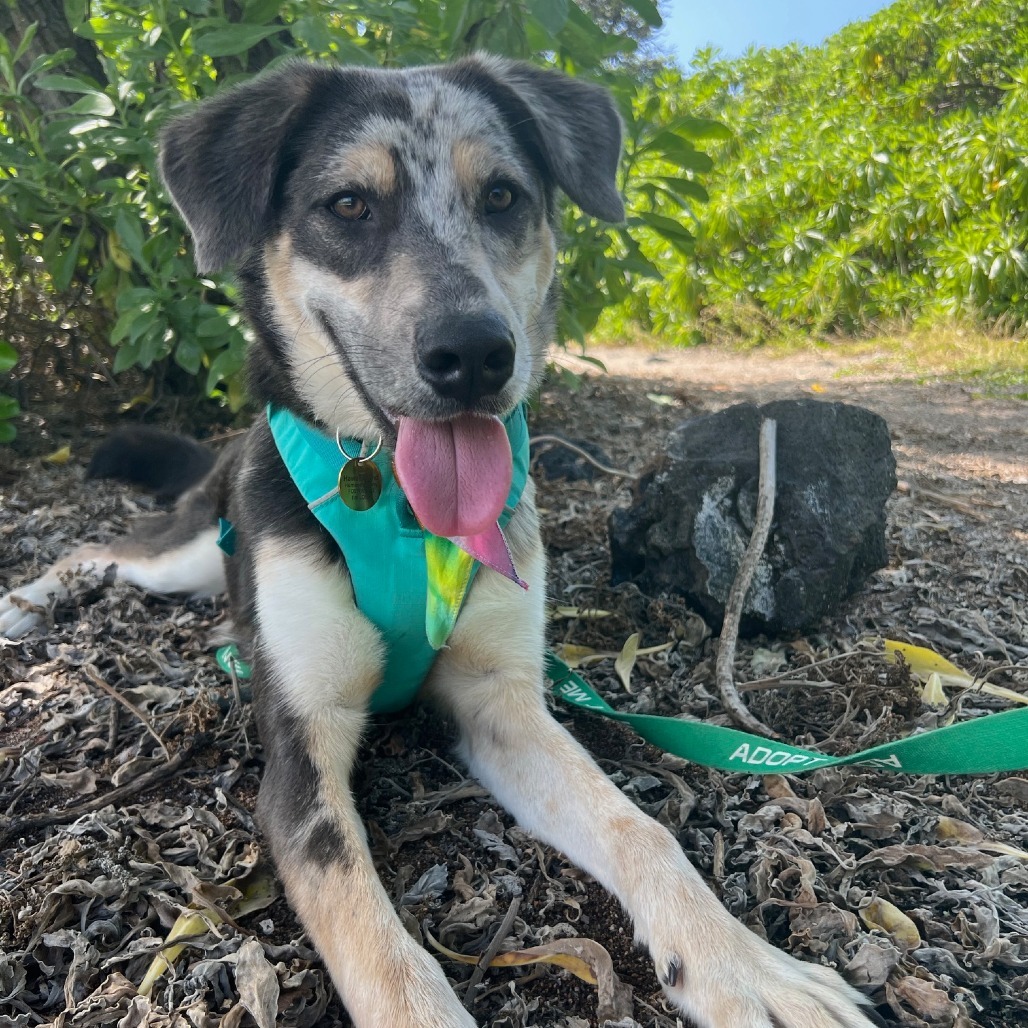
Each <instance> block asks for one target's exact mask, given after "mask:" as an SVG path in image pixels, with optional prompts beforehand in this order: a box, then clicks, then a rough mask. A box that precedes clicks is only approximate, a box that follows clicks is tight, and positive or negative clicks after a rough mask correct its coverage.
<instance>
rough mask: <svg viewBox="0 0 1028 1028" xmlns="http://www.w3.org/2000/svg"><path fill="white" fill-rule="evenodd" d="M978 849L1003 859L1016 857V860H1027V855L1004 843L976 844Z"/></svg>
mask: <svg viewBox="0 0 1028 1028" xmlns="http://www.w3.org/2000/svg"><path fill="white" fill-rule="evenodd" d="M978 848H979V849H980V850H984V851H985V852H986V853H999V854H1000V855H1001V856H1004V857H1017V859H1018V860H1028V853H1025V851H1024V850H1019V849H1018V848H1017V847H1016V846H1011V845H1009V844H1008V843H1005V842H981V843H979V844H978Z"/></svg>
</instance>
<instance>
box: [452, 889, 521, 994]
mask: <svg viewBox="0 0 1028 1028" xmlns="http://www.w3.org/2000/svg"><path fill="white" fill-rule="evenodd" d="M519 906H521V897H520V896H515V897H514V898H513V899H512V900H511V901H510V906H509V907H507V913H506V914H504V915H503V921H501V922H500V927H499V928H497V929H496V934H495V935H494V936H493V939H492V942H490V943H489V946H488V947H487V948H486V951H485V952H484V953H483V954H482V956H481V958H480V959H479V961H478V963H477V964H476V965H475V970H474V971H473V972H472V973H471V977H470V978H469V979H468V985H467V988H466V989H465V990H464V1006H465V1008H466V1009H467V1010H470V1009H471V1006H473V1005H474V1002H475V990H476V989H477V988H478V987H479V985H481V983H482V979H483V978H484V977H485V972H486V970H487V968H488V967H489V965H490V964H491V963H492V962H493V959H494V958H495V957H496V954H497V953H499V952H500V947H501V946H502V945H503V940H504V939H506V938H507V933H508V932H509V931H510V929H511V926H512V925H513V924H514V918H515V917H517V913H518V907H519Z"/></svg>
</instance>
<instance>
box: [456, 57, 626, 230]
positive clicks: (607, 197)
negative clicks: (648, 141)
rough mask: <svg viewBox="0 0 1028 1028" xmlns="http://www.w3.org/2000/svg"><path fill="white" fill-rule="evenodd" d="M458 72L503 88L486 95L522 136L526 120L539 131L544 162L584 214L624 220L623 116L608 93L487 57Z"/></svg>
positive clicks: (555, 74)
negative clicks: (619, 175) (619, 178)
mask: <svg viewBox="0 0 1028 1028" xmlns="http://www.w3.org/2000/svg"><path fill="white" fill-rule="evenodd" d="M456 67H457V68H458V69H459V70H460V71H465V72H467V73H470V75H469V78H470V80H471V83H470V84H474V85H478V86H479V87H480V88H481V87H482V85H483V83H482V82H481V80H479V75H480V74H482V73H484V74H485V75H487V76H488V78H489V79H491V80H492V82H493V85H494V87H498V88H488V87H487V88H486V89H485V92H486V93H487V94H488V95H489V97H490V99H491V100H492V101H493V102H494V103H496V104H497V106H499V107H500V109H501V110H502V111H504V113H505V114H506V115H507V117H508V120H509V122H510V124H511V128H512V129H513V130H514V132H515V134H516V135H521V134H522V133H523V131H524V129H525V127H526V119H528V121H529V123H531V124H533V125H534V126H535V128H536V129H537V135H538V140H537V143H538V146H539V148H540V149H541V151H542V153H541V154H540V156H541V158H542V160H543V162H544V163H545V165H546V167H547V168H548V170H549V171H550V173H551V174H552V176H553V178H554V180H555V181H556V183H557V185H558V186H560V188H561V189H562V190H563V191H564V192H565V193H566V194H567V195H568V196H569V197H570V198H571V199H572V200H574V201H575V203H577V204H578V206H579V207H581V208H582V210H583V211H585V212H586V213H587V214H592V215H594V216H595V217H597V218H602V219H603V220H604V221H612V222H618V221H624V218H625V205H624V202H623V201H622V199H621V195H620V193H618V189H617V180H616V175H617V166H618V160H619V159H620V157H621V117H620V115H619V114H618V111H617V108H616V107H615V106H614V100H613V99H612V97H611V95H610V93H609V92H608V91H607V90H606V89H604V88H603V87H602V86H597V85H594V84H593V83H591V82H583V81H581V80H580V79H573V78H571V77H570V76H568V75H564V74H562V73H561V72H558V71H547V70H544V69H542V68H536V67H534V66H532V65H531V64H525V63H524V62H522V61H511V60H506V59H504V58H502V57H493V56H491V55H487V54H477V55H475V56H474V57H469V58H467V59H466V60H464V61H461V62H460V63H459V64H458V65H457V66H456ZM476 72H477V73H478V74H476ZM475 80H478V81H477V82H476V81H475Z"/></svg>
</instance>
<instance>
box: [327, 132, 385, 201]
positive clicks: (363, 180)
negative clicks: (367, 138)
mask: <svg viewBox="0 0 1028 1028" xmlns="http://www.w3.org/2000/svg"><path fill="white" fill-rule="evenodd" d="M334 170H335V173H336V175H337V176H338V178H339V188H340V189H346V188H348V187H352V188H353V189H354V191H355V192H359V191H360V190H361V189H370V190H374V191H375V192H376V193H378V194H379V195H385V194H386V193H391V192H392V191H393V190H394V189H395V188H396V165H395V163H394V162H393V155H392V154H391V153H390V152H389V147H388V146H386V145H385V144H384V143H375V142H367V143H357V144H354V145H352V146H348V147H346V149H345V150H343V151H342V152H341V153H340V154H339V158H338V162H337V164H336V165H335V169H334Z"/></svg>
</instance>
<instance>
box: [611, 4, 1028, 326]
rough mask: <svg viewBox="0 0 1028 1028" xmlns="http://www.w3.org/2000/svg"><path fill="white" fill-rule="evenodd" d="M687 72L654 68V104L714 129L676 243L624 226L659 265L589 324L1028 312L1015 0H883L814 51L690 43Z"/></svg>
mask: <svg viewBox="0 0 1028 1028" xmlns="http://www.w3.org/2000/svg"><path fill="white" fill-rule="evenodd" d="M692 68H693V71H692V74H690V75H688V76H682V77H678V78H676V77H674V76H668V77H666V78H665V80H664V81H663V82H662V83H661V89H660V98H659V104H660V107H661V111H660V114H659V115H658V117H659V118H661V119H668V118H673V117H675V116H676V115H677V114H678V112H680V111H681V112H687V113H699V114H702V115H704V116H706V117H709V118H713V119H716V120H718V121H719V122H723V123H724V124H726V125H727V126H728V127H729V128H730V129H732V133H731V135H730V136H728V137H727V138H721V137H717V138H715V139H713V140H712V141H711V144H710V147H709V149H710V154H711V156H712V157H713V159H714V164H713V168H712V170H711V172H710V174H709V176H708V177H707V181H706V185H707V188H708V189H709V191H710V196H711V200H710V203H709V205H707V206H706V207H705V208H704V210H703V216H702V219H699V218H697V219H696V221H695V224H694V225H690V227H692V228H693V229H694V231H695V235H696V241H695V247H694V252H693V254H692V255H687V254H681V253H679V252H678V251H677V250H676V249H675V248H674V247H673V246H670V245H669V241H668V240H667V239H658V238H656V237H654V236H651V235H649V234H647V233H646V232H643V233H641V234H639V236H638V239H639V244H640V248H641V250H642V253H643V254H644V255H645V257H646V258H648V259H649V260H650V261H651V262H654V263H657V264H659V265H660V266H661V268H662V270H663V271H664V276H663V277H662V278H661V279H651V280H650V281H648V282H645V283H640V289H639V295H637V296H636V297H635V299H634V301H633V303H632V304H631V305H630V306H625V307H623V308H619V309H617V310H612V311H608V312H607V314H606V316H605V319H604V323H603V324H604V327H605V330H606V331H608V332H620V331H623V330H624V328H625V324H626V321H627V320H628V319H630V318H634V319H635V320H637V321H640V322H641V323H642V324H643V325H644V326H645V327H646V328H649V329H651V330H652V331H655V332H658V333H660V334H661V335H662V336H663V337H664V338H666V339H674V340H677V341H681V342H688V341H690V340H692V339H693V338H695V337H696V333H697V330H698V329H702V330H703V331H704V332H705V333H706V334H707V335H713V334H718V333H721V332H723V333H725V334H735V333H738V332H742V333H744V334H749V332H750V331H751V330H753V329H754V327H755V326H758V325H759V324H760V323H763V324H764V325H765V326H766V328H767V334H776V333H777V332H780V331H781V330H782V329H783V328H784V329H786V330H789V329H792V330H794V331H795V330H802V331H805V332H815V333H823V332H843V333H846V332H861V331H864V330H867V329H873V328H874V327H875V325H876V324H879V323H881V322H883V321H884V322H890V321H893V322H895V321H907V322H928V323H934V322H938V321H945V320H951V319H952V320H958V321H966V322H970V323H972V324H974V325H977V326H979V327H986V328H988V327H995V328H998V329H1000V330H1006V331H1009V330H1015V329H1018V330H1023V329H1024V328H1025V327H1026V325H1028V256H1026V245H1028V152H1026V146H1025V141H1026V140H1028V6H1026V5H1025V4H1024V2H1023V0H989V2H987V3H977V2H971V0H897V2H895V3H893V4H892V5H891V6H889V7H888V8H886V9H885V10H883V11H881V12H880V13H878V14H876V15H874V16H873V17H871V18H870V19H868V20H867V21H865V22H861V23H857V24H854V25H850V26H848V27H847V28H845V29H843V30H842V31H841V32H839V33H838V34H837V35H835V36H834V37H832V38H831V39H829V40H828V41H827V42H826V43H825V44H824V45H823V46H820V47H813V48H800V47H796V46H790V47H785V48H783V49H779V50H754V51H751V52H749V53H747V54H746V55H745V56H743V57H741V58H739V59H737V60H722V59H720V58H719V57H718V55H717V54H716V53H715V52H711V51H703V52H700V53H699V54H698V55H697V56H696V58H695V60H694V62H693V66H692ZM686 215H687V220H688V211H686Z"/></svg>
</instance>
